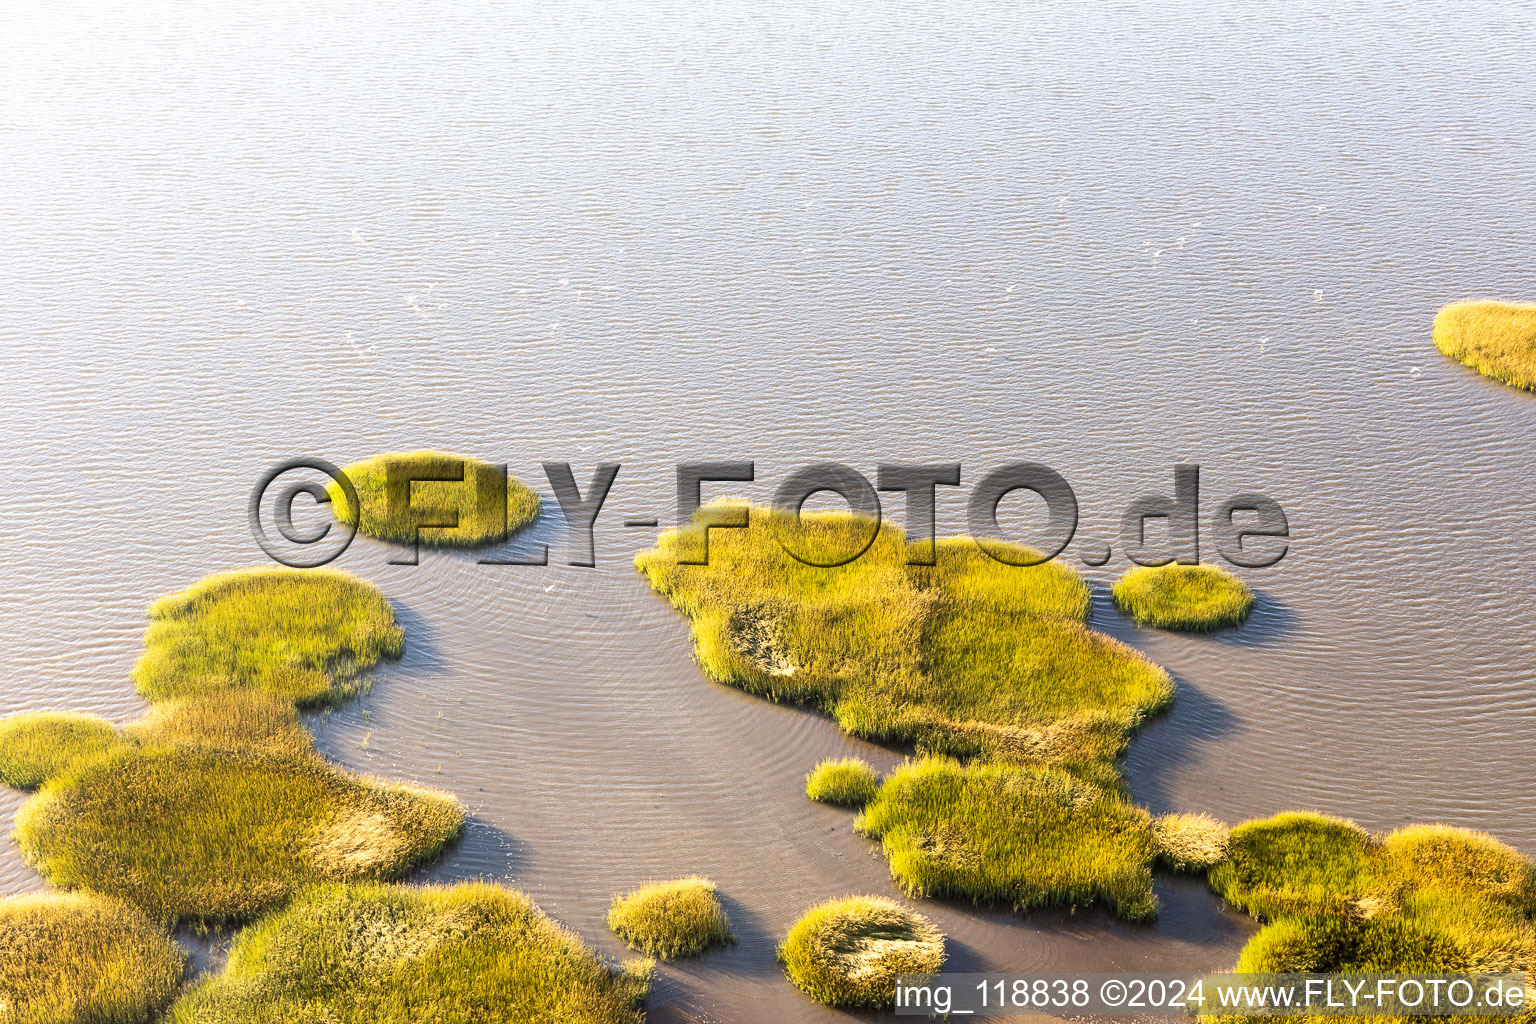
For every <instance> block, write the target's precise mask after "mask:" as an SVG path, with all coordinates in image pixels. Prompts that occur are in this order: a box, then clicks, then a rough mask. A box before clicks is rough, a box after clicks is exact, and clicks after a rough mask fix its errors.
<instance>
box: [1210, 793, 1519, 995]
mask: <svg viewBox="0 0 1536 1024" xmlns="http://www.w3.org/2000/svg"><path fill="white" fill-rule="evenodd" d="M1210 880H1211V885H1212V886H1213V887H1214V888H1215V889H1216V890H1217V891H1218V892H1219V893H1221V894H1222V895H1223V896H1224V897H1226V898H1227V899H1228V900H1229V901H1230V902H1232V903H1234V904H1236V905H1237V906H1239V907H1242V908H1243V909H1245V910H1247V911H1249V913H1251V914H1253V915H1254V916H1255V917H1258V918H1260V919H1262V920H1265V921H1267V922H1269V923H1268V924H1267V925H1266V926H1265V928H1264V929H1263V930H1262V931H1260V932H1259V934H1258V935H1257V936H1255V937H1254V939H1253V940H1251V941H1250V943H1249V945H1248V947H1247V948H1246V949H1245V950H1244V952H1243V957H1242V960H1241V961H1240V962H1239V966H1238V969H1239V970H1244V971H1276V972H1290V971H1351V970H1359V971H1382V972H1388V973H1390V972H1414V971H1477V972H1490V973H1505V972H1525V971H1530V970H1532V969H1533V968H1536V927H1533V924H1532V917H1533V915H1536V865H1533V864H1532V863H1531V861H1530V860H1529V859H1527V858H1526V857H1524V856H1522V855H1521V854H1520V853H1518V852H1517V851H1515V850H1513V849H1511V848H1510V847H1508V846H1506V845H1504V844H1503V843H1500V842H1499V841H1497V840H1496V839H1493V838H1492V837H1490V836H1487V835H1483V834H1482V833H1479V832H1472V831H1469V830H1467V829H1459V828H1452V827H1449V826H1445V825H1415V826H1411V827H1408V828H1403V829H1398V830H1397V831H1395V832H1393V833H1391V834H1389V835H1388V836H1386V837H1385V838H1384V839H1380V840H1378V839H1375V838H1373V837H1371V836H1369V835H1368V834H1366V833H1365V831H1364V830H1362V829H1360V828H1359V827H1358V826H1356V825H1354V824H1353V823H1352V822H1348V821H1343V820H1341V819H1338V818H1330V817H1327V816H1324V815H1320V814H1302V813H1288V814H1281V815H1277V816H1276V817H1274V818H1270V819H1266V820H1264V821H1256V822H1249V823H1246V824H1244V825H1239V826H1238V827H1237V828H1234V829H1233V830H1232V839H1231V845H1230V851H1229V856H1228V859H1227V860H1226V861H1224V862H1223V863H1222V864H1220V865H1218V866H1217V867H1216V868H1215V869H1214V870H1213V871H1212V872H1211V875H1210Z"/></svg>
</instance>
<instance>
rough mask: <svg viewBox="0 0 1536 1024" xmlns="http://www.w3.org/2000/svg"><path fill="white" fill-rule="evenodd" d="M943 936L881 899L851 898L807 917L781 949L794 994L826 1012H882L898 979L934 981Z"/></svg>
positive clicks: (824, 905) (941, 956)
mask: <svg viewBox="0 0 1536 1024" xmlns="http://www.w3.org/2000/svg"><path fill="white" fill-rule="evenodd" d="M944 956H945V953H944V933H943V932H941V931H939V929H938V928H937V927H935V926H934V924H933V922H932V921H929V920H928V919H927V918H926V917H923V916H922V915H921V914H918V913H915V912H914V911H911V910H908V909H907V908H906V907H903V906H902V905H901V904H900V903H897V902H896V901H894V900H888V899H885V898H884V897H882V896H848V897H845V898H843V899H836V900H828V901H827V902H826V903H821V904H818V905H816V906H814V907H812V908H811V909H810V910H808V911H806V912H805V914H804V915H802V916H801V918H800V919H799V920H798V921H796V922H795V923H794V924H793V925H791V926H790V928H789V933H788V934H787V935H786V936H785V938H784V942H783V944H782V945H780V946H779V964H780V966H782V967H783V968H784V973H785V975H786V976H787V977H788V978H789V980H790V982H791V983H793V984H794V986H795V987H796V988H798V989H799V990H800V991H802V992H804V993H805V994H806V995H808V996H810V997H811V998H812V999H814V1000H816V1001H817V1002H818V1003H825V1004H826V1005H828V1006H840V1007H849V1008H858V1007H865V1008H880V1007H888V1006H891V1005H892V1004H893V1003H894V1002H895V1001H896V976H897V975H898V974H936V973H938V971H939V969H940V968H942V967H943V966H944Z"/></svg>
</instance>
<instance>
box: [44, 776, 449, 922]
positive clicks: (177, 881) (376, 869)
mask: <svg viewBox="0 0 1536 1024" xmlns="http://www.w3.org/2000/svg"><path fill="white" fill-rule="evenodd" d="M463 819H464V813H463V810H462V809H461V807H460V806H459V804H458V802H457V801H456V800H455V799H454V798H453V797H451V796H448V795H446V794H442V793H435V792H430V791H427V790H421V789H416V788H413V787H408V786H398V785H386V784H383V783H378V782H374V781H371V780H367V779H360V778H357V777H355V776H352V775H350V774H349V773H346V772H343V771H341V770H340V769H337V768H335V767H334V766H332V765H330V764H328V763H326V762H325V761H323V760H321V759H319V758H318V757H315V756H312V755H293V754H280V753H263V752H256V751H237V750H212V749H202V748H198V747H188V746H182V747H172V748H165V749H153V748H144V749H132V748H130V749H124V750H121V751H118V752H116V753H111V754H106V755H103V756H101V757H98V758H95V759H93V760H89V761H86V762H83V763H81V764H79V765H77V766H76V767H75V768H74V769H72V770H71V771H69V772H66V773H65V774H63V775H61V776H58V777H56V778H54V779H52V780H51V781H49V782H48V783H47V784H46V785H45V786H44V787H43V788H42V790H40V791H39V792H38V794H37V795H36V796H34V797H33V798H32V799H31V800H30V801H29V802H28V803H27V804H25V805H24V806H23V807H22V809H21V811H20V812H19V813H18V815H17V821H16V835H17V839H18V841H19V843H20V845H21V849H22V853H23V854H24V856H26V858H27V859H28V861H29V862H30V863H32V864H33V865H34V866H35V867H36V868H37V869H38V870H39V871H40V872H41V873H42V874H43V875H44V876H45V877H46V878H47V879H48V880H49V881H50V882H52V883H53V884H54V885H57V886H61V887H64V888H71V889H73V888H79V889H86V890H89V891H93V892H98V893H106V894H111V895H114V896H118V897H121V898H123V899H127V900H129V901H131V902H133V903H135V904H136V905H138V906H139V907H141V908H142V909H143V910H145V911H146V912H147V913H149V914H150V915H151V916H153V917H155V918H157V919H160V920H162V921H167V922H170V921H184V920H194V921H212V922H225V921H241V920H245V919H248V918H250V917H252V916H254V915H256V914H258V913H260V912H262V911H265V910H267V909H269V908H271V907H272V906H274V905H276V904H279V903H281V902H282V901H284V900H286V899H287V898H288V897H289V896H291V895H292V894H293V893H294V892H295V891H296V890H298V889H299V888H301V887H303V886H305V885H308V884H310V883H313V882H319V881H325V880H332V879H389V878H395V877H399V876H400V875H401V874H402V873H403V872H404V871H405V870H406V869H407V868H409V867H411V866H412V865H415V864H417V863H420V862H421V861H423V860H426V859H427V858H430V857H432V856H434V855H435V854H436V853H438V851H440V850H441V849H442V848H443V846H444V845H445V844H446V843H447V842H448V841H449V840H450V839H452V838H453V837H454V836H455V835H456V834H457V833H458V831H459V828H460V826H461V824H462V823H463Z"/></svg>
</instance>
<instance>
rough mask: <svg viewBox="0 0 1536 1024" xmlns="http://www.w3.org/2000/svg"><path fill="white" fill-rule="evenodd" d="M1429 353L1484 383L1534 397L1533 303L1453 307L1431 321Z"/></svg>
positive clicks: (1535, 314) (1479, 302)
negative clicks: (1470, 372)
mask: <svg viewBox="0 0 1536 1024" xmlns="http://www.w3.org/2000/svg"><path fill="white" fill-rule="evenodd" d="M1432 335H1433V337H1434V342H1435V347H1436V348H1437V349H1439V350H1440V351H1441V352H1442V353H1444V354H1445V355H1447V356H1449V357H1450V358H1452V359H1454V360H1456V361H1457V362H1459V363H1462V364H1464V365H1466V366H1470V367H1471V368H1472V369H1474V370H1476V371H1477V372H1478V373H1481V374H1482V375H1483V376H1485V377H1492V378H1493V379H1494V380H1497V381H1502V382H1503V383H1505V384H1508V385H1510V386H1511V387H1516V388H1522V389H1524V390H1526V391H1536V303H1524V302H1499V301H1496V300H1493V299H1480V300H1476V301H1472V302H1453V303H1451V304H1450V305H1449V306H1446V307H1445V308H1444V309H1442V310H1440V312H1439V313H1437V314H1436V315H1435V322H1434V327H1433V329H1432Z"/></svg>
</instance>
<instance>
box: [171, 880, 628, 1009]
mask: <svg viewBox="0 0 1536 1024" xmlns="http://www.w3.org/2000/svg"><path fill="white" fill-rule="evenodd" d="M650 977H651V962H650V961H648V960H640V961H633V962H632V963H630V964H629V965H626V966H625V967H624V968H622V969H614V968H612V967H610V966H609V965H608V964H606V963H604V962H603V961H602V960H600V959H599V958H598V957H597V956H596V955H595V954H594V953H593V952H592V951H591V950H590V949H588V948H587V947H586V946H585V945H583V944H582V942H581V941H580V940H579V939H578V938H577V937H576V936H575V935H573V934H571V933H570V932H568V931H566V930H565V929H563V928H561V927H560V926H559V925H557V924H555V923H554V922H553V921H551V920H550V919H549V918H547V917H545V916H544V915H543V914H542V913H540V912H539V910H538V908H537V907H535V906H534V905H533V902H532V901H531V900H529V899H528V897H527V896H525V895H523V894H522V893H519V892H514V891H511V890H508V889H504V888H501V887H500V886H495V885H489V884H484V883H464V884H460V885H455V886H451V887H447V888H409V887H404V886H386V885H349V886H340V885H330V886H321V887H318V888H315V889H313V890H310V891H308V892H306V893H305V894H304V895H303V896H301V897H300V898H298V899H296V900H295V901H294V902H293V903H292V904H291V905H290V906H289V907H288V908H287V909H285V910H283V911H281V912H280V913H277V914H274V915H272V916H271V917H268V918H266V919H265V920H263V921H261V922H260V923H258V924H256V925H253V926H252V927H250V928H247V929H246V930H245V931H243V932H241V933H240V935H238V936H237V937H236V939H235V942H234V946H233V948H232V949H231V950H230V956H229V962H228V964H227V965H226V967H225V969H224V971H223V972H222V973H221V974H219V975H217V976H215V977H212V978H209V979H208V980H207V981H205V982H203V983H202V984H201V985H199V986H198V987H196V988H194V989H193V990H191V991H190V992H188V993H187V995H186V996H184V997H183V998H182V999H181V1000H180V1001H179V1002H177V1004H176V1005H175V1006H174V1007H173V1008H172V1011H171V1013H170V1015H169V1017H168V1022H169V1024H194V1022H195V1024H287V1022H290V1021H296V1020H325V1021H330V1022H334V1024H417V1022H421V1021H551V1022H553V1021H562V1022H565V1021H569V1022H572V1024H578V1022H579V1024H642V1022H643V1021H644V1014H643V1012H642V1011H641V1010H640V1003H641V1001H642V1000H643V999H644V998H645V995H646V993H647V991H648V990H649V987H650Z"/></svg>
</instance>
